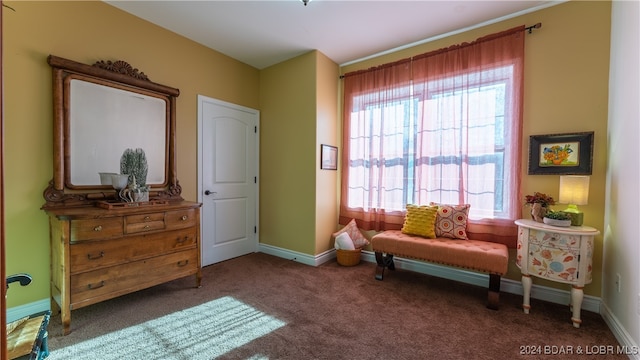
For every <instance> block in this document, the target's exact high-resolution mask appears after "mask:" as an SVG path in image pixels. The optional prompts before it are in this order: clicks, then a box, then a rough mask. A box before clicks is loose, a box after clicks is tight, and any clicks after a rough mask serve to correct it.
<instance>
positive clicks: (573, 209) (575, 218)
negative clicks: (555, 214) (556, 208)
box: [562, 205, 584, 226]
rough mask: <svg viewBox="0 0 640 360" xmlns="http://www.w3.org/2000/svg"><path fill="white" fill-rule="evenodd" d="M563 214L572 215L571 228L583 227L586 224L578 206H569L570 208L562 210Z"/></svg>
mask: <svg viewBox="0 0 640 360" xmlns="http://www.w3.org/2000/svg"><path fill="white" fill-rule="evenodd" d="M562 212H564V213H567V214H569V215H571V226H582V224H583V222H584V213H583V212H581V211H580V210H578V207H577V206H575V205H573V206H572V205H569V207H567V208H566V209H564V210H562Z"/></svg>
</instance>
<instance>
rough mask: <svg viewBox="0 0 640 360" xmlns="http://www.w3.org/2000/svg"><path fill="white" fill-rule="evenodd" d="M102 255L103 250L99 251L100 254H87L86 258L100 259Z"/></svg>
mask: <svg viewBox="0 0 640 360" xmlns="http://www.w3.org/2000/svg"><path fill="white" fill-rule="evenodd" d="M102 257H104V251H100V254H98V255H91V254H87V258H88V259H89V260H97V259H100V258H102Z"/></svg>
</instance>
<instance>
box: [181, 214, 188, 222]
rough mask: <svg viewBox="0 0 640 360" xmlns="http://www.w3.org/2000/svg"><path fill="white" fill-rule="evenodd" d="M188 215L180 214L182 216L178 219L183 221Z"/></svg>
mask: <svg viewBox="0 0 640 360" xmlns="http://www.w3.org/2000/svg"><path fill="white" fill-rule="evenodd" d="M188 218H189V217H188V216H187V215H182V217H181V218H180V220H182V221H185V220H187V219H188Z"/></svg>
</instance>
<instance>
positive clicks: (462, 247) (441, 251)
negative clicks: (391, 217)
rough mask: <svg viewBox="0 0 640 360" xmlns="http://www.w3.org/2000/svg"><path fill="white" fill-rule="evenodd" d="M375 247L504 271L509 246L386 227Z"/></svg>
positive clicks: (497, 272) (481, 269) (375, 240)
mask: <svg viewBox="0 0 640 360" xmlns="http://www.w3.org/2000/svg"><path fill="white" fill-rule="evenodd" d="M371 246H372V248H373V251H375V252H382V253H387V254H392V255H395V256H400V257H406V258H413V259H418V260H425V261H430V262H436V263H440V264H445V265H452V266H457V267H462V268H467V269H471V270H476V271H482V272H487V273H490V274H496V275H500V276H502V275H504V274H505V273H506V272H507V267H508V263H509V250H508V249H507V246H506V245H504V244H498V243H493V242H488V241H480V240H471V239H468V240H457V239H449V238H435V239H427V238H423V237H419V236H411V235H407V234H403V233H402V232H401V231H400V230H386V231H383V232H381V233H379V234H377V235H375V236H374V237H373V238H372V239H371Z"/></svg>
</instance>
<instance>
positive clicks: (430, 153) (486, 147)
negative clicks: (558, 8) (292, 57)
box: [341, 33, 522, 230]
mask: <svg viewBox="0 0 640 360" xmlns="http://www.w3.org/2000/svg"><path fill="white" fill-rule="evenodd" d="M518 35H519V37H520V38H521V37H522V34H521V33H518ZM520 40H521V39H520ZM476 45H477V44H476ZM480 45H486V42H484V41H483V42H481V43H480ZM472 46H473V45H469V46H465V49H466V47H472ZM456 50H458V51H460V50H461V49H456ZM467 50H468V49H467ZM467 50H465V51H460V54H455V56H452V55H451V54H450V53H449V51H447V52H440V53H438V54H436V55H434V56H427V57H424V58H421V59H418V60H412V61H411V62H409V63H407V62H403V63H401V64H398V66H385V67H382V68H380V69H375V70H371V71H367V72H366V73H359V74H358V75H354V76H353V77H354V79H352V78H351V77H347V78H345V129H344V132H345V134H344V142H345V157H346V158H345V159H344V160H345V161H343V179H342V181H343V186H342V200H341V217H342V218H344V219H346V218H356V219H360V220H361V221H362V222H364V223H371V226H363V227H364V228H369V229H376V230H381V229H384V228H386V226H385V225H384V223H388V222H390V223H396V225H397V223H398V219H399V218H400V216H399V215H398V214H399V213H401V212H402V211H403V210H404V209H405V206H406V204H428V203H430V202H437V203H449V204H463V203H465V204H471V208H470V218H471V219H507V220H513V219H515V218H517V217H519V215H520V202H519V201H518V200H517V198H518V193H519V173H520V161H519V160H520V155H519V154H520V143H521V140H520V139H521V135H520V128H521V126H520V123H521V110H520V109H521V105H520V103H521V98H522V96H521V73H522V70H521V65H522V64H521V58H522V56H521V55H516V56H507V57H506V58H504V57H500V58H494V59H493V60H492V61H482V64H481V65H482V66H480V62H479V61H473V60H469V59H468V57H470V56H471V57H473V56H472V55H474V53H476V52H478V51H476V50H472V51H467ZM441 55H444V56H441ZM439 58H443V59H439ZM452 63H453V64H462V65H460V66H457V67H456V66H453V67H452V65H451V64H452ZM434 69H435V70H434ZM367 76H369V77H370V78H369V79H367V78H366V77H367ZM372 79H373V80H372ZM390 214H396V218H395V219H394V218H393V217H392V218H391V220H389V219H385V217H386V216H385V215H390ZM378 217H380V219H377V218H378Z"/></svg>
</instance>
